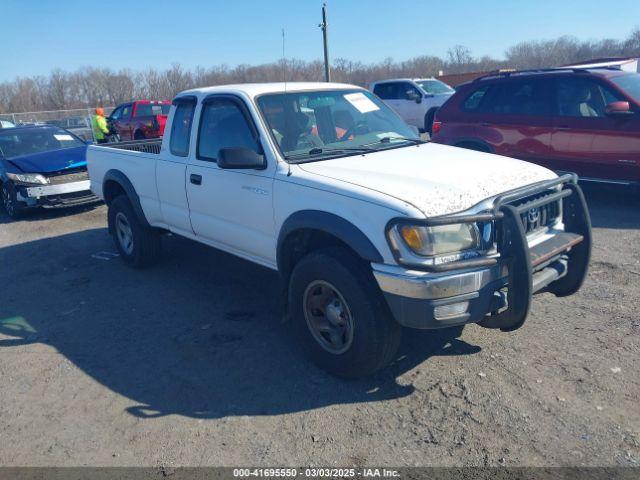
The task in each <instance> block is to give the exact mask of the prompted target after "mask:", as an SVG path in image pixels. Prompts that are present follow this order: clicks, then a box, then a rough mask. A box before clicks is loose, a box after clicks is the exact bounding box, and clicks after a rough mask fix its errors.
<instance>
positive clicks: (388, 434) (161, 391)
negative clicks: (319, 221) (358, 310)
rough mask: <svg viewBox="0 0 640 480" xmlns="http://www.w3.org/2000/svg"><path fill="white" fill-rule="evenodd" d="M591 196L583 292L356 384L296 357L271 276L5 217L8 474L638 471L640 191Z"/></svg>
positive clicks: (2, 390) (203, 256) (215, 257)
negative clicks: (111, 468) (138, 260)
mask: <svg viewBox="0 0 640 480" xmlns="http://www.w3.org/2000/svg"><path fill="white" fill-rule="evenodd" d="M588 201H589V203H590V206H591V209H592V210H591V211H592V216H593V223H594V227H595V245H594V252H593V262H592V269H591V273H590V276H589V279H588V281H587V283H586V285H585V287H584V288H583V290H582V291H581V292H580V293H579V294H578V295H576V296H574V297H571V298H568V299H557V298H554V297H553V296H551V295H549V294H543V295H541V296H538V297H536V300H535V302H534V308H533V314H532V315H531V316H530V318H529V320H528V321H527V323H526V324H525V325H524V327H523V328H521V329H520V330H518V331H517V332H514V333H510V334H505V333H500V332H496V331H489V330H485V329H482V328H480V327H478V326H476V325H471V326H468V327H466V328H465V329H464V331H461V330H460V329H458V330H447V331H436V332H407V333H409V335H405V338H404V340H403V345H402V347H401V351H400V355H399V357H398V359H397V361H396V362H395V363H394V364H393V365H392V366H391V367H390V368H388V369H387V370H385V371H383V372H381V373H379V374H378V375H377V376H375V377H374V378H370V379H367V380H362V381H355V382H346V381H341V380H337V379H335V378H332V377H329V376H327V375H326V374H324V373H323V372H321V371H318V370H317V369H316V368H315V367H314V366H313V365H312V364H310V363H309V362H308V361H307V360H305V359H304V357H303V355H302V354H301V352H299V351H298V349H297V348H296V347H295V346H294V345H292V342H291V338H290V335H289V333H288V325H287V324H286V323H283V322H282V313H281V311H280V310H279V305H278V302H277V293H278V287H277V276H276V274H275V273H273V272H271V271H269V270H266V269H263V268H261V267H257V266H254V265H252V264H250V263H247V262H245V261H242V260H239V259H237V258H235V257H232V256H230V255H227V254H223V253H220V252H217V251H215V250H213V249H209V248H206V247H203V246H200V245H198V244H195V243H193V242H191V241H188V240H184V239H180V238H175V237H170V238H167V239H166V241H165V243H164V245H165V251H166V255H165V258H164V260H163V261H162V263H161V264H160V265H158V266H157V267H154V268H152V269H150V270H145V271H133V270H130V269H128V268H126V267H125V266H124V265H123V264H122V263H121V261H120V260H119V259H117V258H111V256H110V255H109V253H110V252H113V251H114V247H113V246H112V243H111V239H110V238H109V237H108V235H107V232H106V229H105V216H106V209H105V207H104V206H96V207H94V208H88V209H82V210H75V211H71V212H60V211H57V212H46V213H41V214H37V215H33V216H30V217H29V218H28V219H26V220H23V221H20V222H16V223H10V222H8V220H7V219H6V218H5V217H0V289H1V290H0V464H2V465H150V466H158V465H163V466H178V465H248V464H253V465H256V464H258V465H265V466H266V465H272V466H284V465H289V466H306V465H310V464H312V465H341V466H346V465H364V464H376V465H380V464H387V465H394V466H401V465H640V407H639V404H638V398H640V373H639V370H640V359H639V355H638V354H639V352H640V317H639V315H638V308H639V305H640V287H639V285H640V198H639V197H637V196H632V195H623V194H620V193H618V192H614V191H611V190H608V191H607V190H601V189H599V190H594V189H590V190H589V191H588ZM105 252H106V253H105Z"/></svg>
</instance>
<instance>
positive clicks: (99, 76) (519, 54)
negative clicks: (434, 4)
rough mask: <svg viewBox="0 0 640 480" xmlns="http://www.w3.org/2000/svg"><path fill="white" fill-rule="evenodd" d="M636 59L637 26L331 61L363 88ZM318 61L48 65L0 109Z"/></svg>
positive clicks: (293, 74)
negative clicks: (614, 33)
mask: <svg viewBox="0 0 640 480" xmlns="http://www.w3.org/2000/svg"><path fill="white" fill-rule="evenodd" d="M618 56H640V28H636V29H635V30H633V31H632V32H631V34H630V35H629V37H627V38H626V39H625V40H622V41H619V40H614V39H602V40H599V41H585V42H581V41H579V40H577V39H575V38H573V37H566V36H565V37H560V38H557V39H554V40H539V41H527V42H520V43H517V44H515V45H513V46H511V47H509V48H508V49H507V50H506V52H505V59H504V60H499V59H495V58H492V57H489V56H483V57H480V58H476V57H474V56H473V55H472V53H471V51H470V50H469V49H468V48H467V47H465V46H463V45H455V46H453V47H452V48H451V49H449V50H448V52H447V55H446V58H440V57H437V56H434V55H421V56H418V57H415V58H410V59H408V60H404V61H401V62H396V61H394V60H393V59H392V58H386V59H384V60H382V61H381V62H378V63H370V64H364V63H362V62H358V61H353V60H349V59H345V58H336V59H335V60H334V62H333V65H332V68H333V77H334V79H335V80H337V81H340V82H346V83H353V84H356V85H362V86H366V85H368V83H369V82H371V81H373V80H378V79H381V78H390V77H422V76H435V75H437V74H438V72H440V71H444V72H445V73H463V72H474V71H490V70H495V69H498V68H517V69H524V68H543V67H553V66H558V65H563V64H569V63H573V62H578V61H582V60H588V59H593V58H597V57H618ZM323 76H324V74H323V63H322V62H321V61H319V60H314V61H311V62H307V61H303V60H298V59H287V60H279V61H277V62H272V63H265V64H262V65H246V64H241V65H237V66H236V67H233V68H230V67H229V66H227V65H214V66H212V67H208V68H206V67H196V68H195V69H193V70H187V69H185V68H183V67H182V66H181V65H180V64H178V63H176V64H173V65H172V66H171V67H170V68H168V69H166V70H157V69H153V68H148V69H146V70H144V71H139V72H133V71H131V70H127V69H123V70H119V71H113V70H110V69H107V68H94V67H83V68H81V69H79V70H77V71H75V72H65V71H62V70H60V69H55V70H53V71H52V72H51V73H50V74H49V75H48V76H47V77H32V78H16V79H15V80H13V81H9V82H4V83H0V113H2V112H27V111H38V110H55V109H65V108H78V107H94V106H98V105H101V106H109V105H115V104H119V103H122V102H126V101H130V100H132V99H134V98H151V99H170V98H173V96H174V95H175V94H176V93H178V92H180V91H182V90H185V89H188V88H193V87H201V86H207V85H220V84H225V83H242V82H267V81H277V82H280V81H283V80H285V79H286V80H287V81H320V80H322V78H323Z"/></svg>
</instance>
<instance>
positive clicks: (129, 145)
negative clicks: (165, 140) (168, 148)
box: [101, 138, 162, 155]
mask: <svg viewBox="0 0 640 480" xmlns="http://www.w3.org/2000/svg"><path fill="white" fill-rule="evenodd" d="M101 146H102V147H109V148H119V149H121V150H131V151H132V152H143V153H153V154H156V155H158V154H159V153H160V148H161V147H162V138H151V139H148V140H130V141H128V142H115V143H105V144H101Z"/></svg>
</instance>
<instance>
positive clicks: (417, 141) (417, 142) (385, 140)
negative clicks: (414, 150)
mask: <svg viewBox="0 0 640 480" xmlns="http://www.w3.org/2000/svg"><path fill="white" fill-rule="evenodd" d="M394 140H402V141H405V142H411V143H412V144H413V145H422V144H423V143H427V141H426V140H422V139H420V138H410V137H399V136H398V137H382V138H381V139H380V140H378V141H377V142H373V143H368V144H367V145H375V144H377V143H391V142H392V141H394Z"/></svg>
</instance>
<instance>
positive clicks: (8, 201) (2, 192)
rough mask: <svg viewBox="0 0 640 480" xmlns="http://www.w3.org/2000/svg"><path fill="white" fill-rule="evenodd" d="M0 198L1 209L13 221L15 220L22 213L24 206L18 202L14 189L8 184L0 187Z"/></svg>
mask: <svg viewBox="0 0 640 480" xmlns="http://www.w3.org/2000/svg"><path fill="white" fill-rule="evenodd" d="M0 197H1V200H2V208H4V211H5V212H6V213H7V215H9V217H11V218H12V219H13V220H17V219H18V218H20V217H21V216H22V214H23V213H24V205H22V202H20V201H18V199H17V196H16V189H15V188H14V187H13V185H11V184H10V183H3V184H1V185H0Z"/></svg>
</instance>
